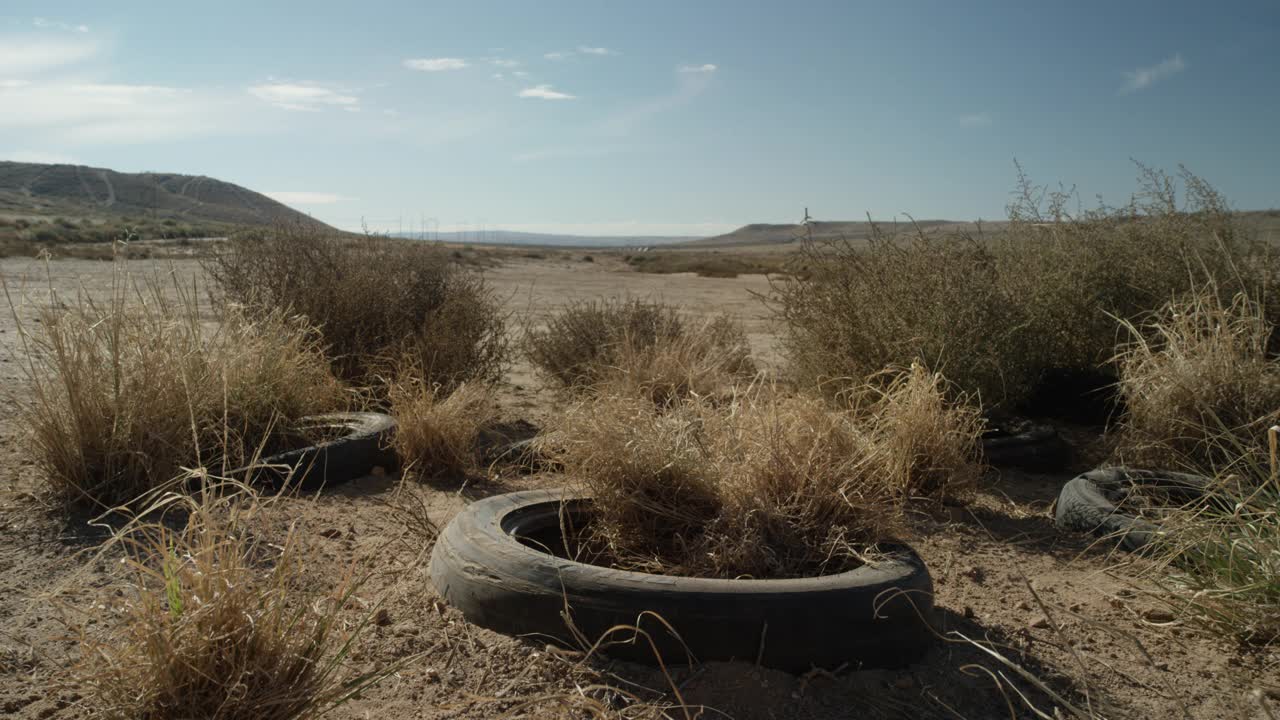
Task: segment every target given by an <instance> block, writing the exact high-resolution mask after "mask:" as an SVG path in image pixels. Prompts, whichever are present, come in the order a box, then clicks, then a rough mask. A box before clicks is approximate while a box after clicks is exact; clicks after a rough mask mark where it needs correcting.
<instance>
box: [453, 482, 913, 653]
mask: <svg viewBox="0 0 1280 720" xmlns="http://www.w3.org/2000/svg"><path fill="white" fill-rule="evenodd" d="M589 504H590V499H588V498H584V497H581V496H574V495H568V494H566V493H565V492H564V491H555V490H533V491H526V492H517V493H509V494H506V495H498V496H495V497H491V498H486V499H484V500H480V501H479V502H476V503H473V504H471V505H470V506H468V507H467V508H465V509H464V510H462V511H461V512H460V513H458V514H457V515H456V516H455V517H454V518H453V520H452V521H451V522H450V523H449V524H448V526H447V527H446V528H445V529H444V532H443V533H441V535H440V537H439V538H438V539H437V540H436V545H435V549H434V550H433V552H432V554H431V566H430V572H431V580H432V582H433V583H434V585H435V587H436V589H437V590H439V592H440V594H441V595H442V596H443V597H444V599H445V600H446V601H447V602H448V603H449V604H450V605H452V606H454V607H456V608H458V609H459V610H461V611H462V613H463V615H464V616H465V617H466V618H467V620H469V621H471V622H473V623H475V624H477V625H480V626H483V627H487V628H490V629H492V630H496V631H498V632H502V633H506V634H509V635H534V636H537V637H538V638H539V639H541V640H543V641H546V640H548V639H550V640H554V641H556V642H558V643H560V644H563V645H566V646H570V647H572V646H574V645H575V643H574V642H573V636H572V634H571V633H570V632H569V630H568V628H567V625H566V623H565V620H564V618H563V616H562V613H563V612H565V611H566V610H567V611H568V613H569V614H570V616H571V617H572V619H573V623H574V625H575V626H576V627H577V628H578V630H579V631H580V632H581V633H582V637H585V638H587V639H588V640H589V641H590V642H594V641H596V640H597V639H599V638H600V637H601V636H602V635H603V634H604V633H605V632H606V631H608V630H609V629H610V628H613V627H616V626H619V625H624V626H627V625H630V626H636V627H640V628H642V629H643V630H645V631H647V632H648V633H649V635H650V636H651V638H652V640H653V641H654V642H655V643H656V645H657V648H658V652H659V653H660V655H661V657H662V661H663V662H664V663H668V664H677V665H678V664H684V663H685V662H687V661H688V660H689V659H694V660H697V661H706V660H744V661H747V662H755V661H757V659H758V660H759V662H760V663H761V664H762V665H765V666H767V667H772V668H778V669H781V670H787V671H791V672H802V671H807V670H809V669H811V668H813V667H820V668H835V667H838V666H840V665H842V664H846V663H847V664H848V666H849V667H851V668H859V667H899V666H902V665H905V664H907V663H910V662H912V661H913V660H915V659H916V658H918V657H919V656H920V655H921V654H922V653H923V652H924V651H925V650H926V649H927V648H928V647H929V645H930V643H931V640H932V639H933V637H934V635H933V632H932V630H931V629H930V627H929V626H928V625H927V622H926V619H928V618H931V616H932V610H933V582H932V580H931V578H930V577H929V571H928V569H927V568H926V567H925V565H924V563H923V561H921V559H920V557H919V556H918V555H916V553H915V552H914V551H913V550H911V549H910V548H908V547H906V546H901V545H897V546H891V547H888V548H886V551H887V552H888V553H889V557H888V558H886V559H885V560H883V561H880V562H877V563H875V565H874V566H863V567H859V568H857V569H854V570H851V571H849V572H846V573H841V574H838V575H828V576H824V577H814V578H801V579H793V580H719V579H710V578H688V577H671V576H663V575H649V574H645V573H637V572H627V571H622V570H613V569H609V568H605V567H600V566H597V565H587V564H584V563H579V562H575V561H573V560H568V559H565V558H561V557H558V556H556V555H552V554H550V553H546V552H542V551H540V550H535V549H534V548H532V547H530V546H528V545H525V544H523V543H521V542H520V541H519V540H518V539H517V537H521V536H524V537H527V536H528V535H530V534H533V533H537V532H538V531H540V530H541V531H548V530H551V531H553V532H554V531H556V529H557V528H559V522H560V513H561V510H562V508H563V509H564V511H566V514H567V516H573V515H577V516H578V517H579V518H580V519H585V514H586V513H587V512H588V508H589V506H590V505H589ZM646 613H653V614H656V615H658V616H661V617H662V618H663V619H664V620H665V621H666V622H667V623H669V624H670V625H671V627H672V628H674V630H675V631H676V632H677V633H679V636H680V639H679V640H677V639H676V638H674V637H672V636H671V634H670V632H669V631H668V630H667V629H666V628H665V626H663V624H662V623H661V622H658V621H657V620H655V619H654V618H653V617H652V616H651V615H647V614H646ZM624 636H625V634H624ZM681 641H682V642H681ZM685 648H687V649H688V653H690V654H692V658H689V655H688V654H686V650H685ZM605 651H606V652H607V654H608V655H610V656H611V657H620V658H623V659H628V660H633V661H636V662H642V663H649V664H652V663H654V662H656V658H655V656H654V654H653V651H652V650H651V649H650V647H649V645H648V643H646V642H644V641H643V639H641V640H639V641H637V642H636V643H633V644H632V643H628V644H621V645H612V646H609V647H608V648H607V649H606V650H605Z"/></svg>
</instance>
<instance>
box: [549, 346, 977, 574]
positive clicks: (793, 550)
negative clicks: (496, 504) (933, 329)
mask: <svg viewBox="0 0 1280 720" xmlns="http://www.w3.org/2000/svg"><path fill="white" fill-rule="evenodd" d="M941 387H942V386H941V382H940V381H939V380H937V379H936V378H934V377H933V376H930V375H928V374H925V373H923V371H919V372H917V371H913V372H912V373H911V374H910V375H909V376H907V377H905V378H904V379H902V380H900V381H895V382H894V383H893V384H892V386H891V389H890V390H889V391H888V392H887V393H886V394H885V396H884V398H883V400H881V401H879V402H876V403H874V407H869V408H867V409H865V410H866V411H865V412H859V413H854V412H838V411H833V410H832V409H831V407H830V406H829V405H828V404H827V403H826V402H825V401H823V400H820V399H818V398H815V397H808V396H798V397H787V396H783V395H781V394H779V393H777V392H775V391H771V390H768V389H760V388H753V389H751V390H748V391H744V392H741V393H739V394H738V395H736V396H735V397H733V398H732V399H731V400H730V401H728V402H720V403H713V402H711V401H709V400H707V399H702V398H693V399H691V400H689V401H687V402H684V403H680V404H677V405H673V406H671V407H667V408H663V407H660V406H656V405H654V404H653V403H652V402H650V401H649V400H648V399H646V398H643V397H638V396H635V395H601V396H595V397H592V398H588V399H586V400H583V401H582V402H580V403H578V404H577V405H575V406H574V407H573V408H571V409H570V410H569V411H568V412H567V413H566V414H565V415H564V416H563V417H561V418H560V419H558V420H557V421H556V422H555V424H554V426H553V427H552V428H551V431H550V433H549V434H548V435H547V436H545V437H544V438H543V441H542V442H543V444H544V446H545V447H546V448H547V449H548V450H549V452H550V453H551V454H553V455H554V456H555V458H556V459H557V460H558V461H560V462H561V463H563V465H564V467H565V472H566V474H567V475H569V476H570V477H572V478H574V479H575V480H576V481H578V482H580V483H581V484H582V485H583V487H584V489H585V490H586V491H587V492H589V493H590V494H591V496H592V497H593V498H594V502H593V507H594V512H595V520H594V521H593V523H592V525H591V527H590V528H589V529H588V536H589V537H588V538H587V539H586V542H585V546H586V551H587V552H589V553H595V554H597V555H598V558H597V559H598V561H600V562H609V563H612V564H614V565H617V566H619V567H625V568H629V569H639V570H644V571H648V572H660V573H666V574H676V575H694V576H708V577H740V576H752V577H796V576H808V575H815V574H823V573H831V572H839V571H842V570H845V569H848V568H850V567H852V566H854V565H857V564H859V563H860V562H861V558H862V557H863V556H864V555H865V553H866V552H867V550H868V549H869V548H871V547H873V546H874V545H875V544H876V543H877V542H881V541H883V540H885V539H887V538H889V537H890V536H891V534H892V532H893V531H894V529H895V528H896V527H897V523H898V520H899V518H900V516H901V512H902V506H903V503H904V502H905V500H906V499H907V498H908V497H909V496H913V495H919V494H922V493H925V492H934V493H937V495H938V496H942V495H947V494H953V495H954V494H959V491H960V487H952V486H950V485H949V484H948V482H947V481H946V477H945V472H946V470H947V469H949V470H950V471H951V472H952V473H953V476H954V478H955V481H956V482H957V483H959V485H960V486H964V485H967V484H968V483H970V482H971V481H972V478H973V477H976V473H977V466H976V460H975V457H976V453H977V437H978V433H979V432H980V428H979V423H978V422H977V420H976V418H975V417H974V411H973V410H971V409H960V408H956V407H953V406H950V405H948V404H946V403H945V402H944V401H943V399H942V396H941ZM928 392H934V393H936V399H937V403H933V404H930V403H926V402H922V401H921V400H920V399H919V397H918V395H922V394H925V393H928ZM931 409H932V411H934V412H936V413H937V416H928V414H929V412H930V410H931ZM913 418H914V422H921V423H922V424H921V426H920V428H919V431H918V432H919V433H920V434H921V435H923V433H925V432H935V431H938V430H941V431H942V432H943V434H944V435H945V436H946V437H947V438H948V441H947V443H951V444H949V445H947V446H946V447H944V448H942V449H943V451H944V452H950V451H952V450H958V448H959V445H960V442H959V441H960V439H961V438H962V437H963V436H965V434H966V433H967V434H968V448H967V450H962V451H959V452H955V453H954V454H952V455H948V456H943V457H929V456H928V452H929V449H930V448H929V446H928V445H927V444H926V443H924V442H922V438H920V437H917V438H916V439H915V440H914V441H911V440H908V439H907V438H908V437H909V436H910V435H911V430H910V428H909V427H908V426H909V425H910V424H911V423H912V422H913ZM904 453H906V454H904Z"/></svg>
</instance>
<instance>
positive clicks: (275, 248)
mask: <svg viewBox="0 0 1280 720" xmlns="http://www.w3.org/2000/svg"><path fill="white" fill-rule="evenodd" d="M206 270H207V271H208V273H209V274H210V276H211V277H212V278H213V279H214V280H215V281H216V283H217V284H218V287H219V288H220V289H221V291H222V293H223V294H224V295H225V296H226V297H227V298H228V299H230V300H233V301H235V302H237V303H240V304H243V305H244V306H246V307H247V308H248V309H249V312H250V313H251V314H252V315H253V316H255V317H256V316H260V315H264V314H269V313H271V312H274V311H276V309H278V308H288V309H289V310H290V311H291V312H294V313H298V314H300V315H302V316H304V317H306V318H308V319H309V320H310V321H311V322H312V323H314V324H315V325H316V326H318V327H319V328H320V331H321V333H322V334H323V337H324V341H325V343H326V345H327V346H328V351H329V353H330V356H331V358H332V362H333V368H334V371H335V372H336V373H337V374H338V375H339V377H341V378H343V379H345V380H348V381H351V382H354V383H357V384H360V385H364V386H369V387H374V388H378V389H381V388H382V387H383V382H384V378H385V377H387V376H389V375H390V370H392V369H393V368H394V367H395V365H396V364H397V363H399V362H400V361H402V360H403V359H405V358H411V359H412V360H413V362H414V364H415V365H416V366H417V367H419V368H421V370H422V371H423V372H424V373H425V375H426V379H427V380H428V381H429V382H431V383H433V384H440V385H443V386H446V387H452V386H454V385H457V384H459V383H462V382H465V381H468V380H494V379H497V378H498V377H499V376H501V374H502V369H503V365H504V363H505V361H506V358H507V339H506V316H505V314H504V313H503V311H502V308H501V304H500V302H499V301H498V299H497V298H496V297H495V296H494V294H493V290H492V289H491V288H490V287H489V285H488V284H487V283H486V282H485V280H484V277H483V276H482V275H481V274H479V273H478V272H476V271H473V270H469V269H467V268H465V267H463V266H462V265H461V264H459V263H457V262H454V261H453V259H452V258H451V257H450V255H449V253H448V251H447V250H445V249H443V248H441V247H437V246H435V245H430V244H426V243H422V242H414V241H409V240H397V239H391V238H378V237H361V238H349V237H342V236H334V235H326V234H323V233H322V232H320V231H317V230H315V229H313V228H308V227H304V226H281V227H276V228H273V229H271V230H269V231H256V232H251V233H247V234H243V235H240V236H237V237H234V238H233V239H232V240H231V241H230V242H229V243H228V244H227V246H226V248H225V249H224V251H223V252H221V253H219V254H218V255H216V256H215V257H214V258H213V259H212V260H210V261H209V262H208V263H206Z"/></svg>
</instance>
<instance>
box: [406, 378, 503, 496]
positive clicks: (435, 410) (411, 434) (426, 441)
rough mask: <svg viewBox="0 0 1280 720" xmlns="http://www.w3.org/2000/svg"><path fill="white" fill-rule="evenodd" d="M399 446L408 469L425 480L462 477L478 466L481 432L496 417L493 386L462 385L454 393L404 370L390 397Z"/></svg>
mask: <svg viewBox="0 0 1280 720" xmlns="http://www.w3.org/2000/svg"><path fill="white" fill-rule="evenodd" d="M388 398H389V400H390V402H391V414H392V415H394V416H395V418H396V421H397V423H398V424H399V427H398V428H397V429H396V439H395V448H396V453H397V454H398V455H399V456H400V459H401V461H402V462H404V463H405V464H406V465H407V466H408V468H409V472H412V473H416V474H418V475H420V476H422V477H426V478H444V477H453V478H458V477H462V476H465V475H466V474H467V473H469V472H472V471H474V470H475V469H476V468H477V466H478V464H479V448H478V445H477V441H478V440H479V439H480V433H481V432H482V431H483V430H484V429H485V428H486V427H489V426H490V425H492V424H493V422H494V421H495V420H496V419H497V405H496V404H495V400H494V394H493V389H492V388H491V387H489V386H487V385H483V384H478V383H463V384H461V385H459V386H457V387H456V388H454V389H453V390H452V391H449V390H447V389H445V388H441V387H440V386H434V387H432V386H428V385H427V383H426V382H425V381H424V380H421V379H418V378H415V377H414V375H413V374H412V373H402V374H401V379H400V380H399V381H398V382H397V383H396V384H394V385H393V386H392V387H391V389H390V392H389V396H388Z"/></svg>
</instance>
